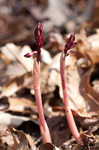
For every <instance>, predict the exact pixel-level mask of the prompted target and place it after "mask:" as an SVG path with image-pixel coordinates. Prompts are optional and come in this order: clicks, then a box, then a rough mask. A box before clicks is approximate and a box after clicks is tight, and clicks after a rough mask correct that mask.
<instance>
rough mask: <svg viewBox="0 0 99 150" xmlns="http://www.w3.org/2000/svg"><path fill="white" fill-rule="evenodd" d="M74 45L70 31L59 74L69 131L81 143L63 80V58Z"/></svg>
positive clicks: (63, 58) (73, 38) (61, 58)
mask: <svg viewBox="0 0 99 150" xmlns="http://www.w3.org/2000/svg"><path fill="white" fill-rule="evenodd" d="M74 45H75V35H74V33H72V34H71V35H70V37H69V38H68V40H67V42H66V45H65V48H64V51H63V52H62V54H61V57H60V75H61V83H62V90H63V102H64V105H65V113H66V118H67V122H68V125H69V128H70V131H71V133H72V135H73V136H74V138H75V139H76V141H77V143H79V144H82V139H81V137H80V134H79V132H78V129H77V127H76V124H75V121H74V118H73V114H72V112H71V109H70V106H69V100H68V96H67V90H66V81H65V58H66V56H67V55H69V53H70V52H73V51H72V50H71V48H73V47H74Z"/></svg>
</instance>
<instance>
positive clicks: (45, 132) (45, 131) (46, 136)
mask: <svg viewBox="0 0 99 150" xmlns="http://www.w3.org/2000/svg"><path fill="white" fill-rule="evenodd" d="M34 61H35V62H34V69H33V80H34V82H33V86H34V93H35V98H36V103H37V107H38V114H39V119H40V130H41V134H42V138H43V143H52V141H51V136H50V132H49V128H48V126H47V123H46V120H45V117H44V112H43V106H42V98H41V91H40V63H39V62H37V60H34Z"/></svg>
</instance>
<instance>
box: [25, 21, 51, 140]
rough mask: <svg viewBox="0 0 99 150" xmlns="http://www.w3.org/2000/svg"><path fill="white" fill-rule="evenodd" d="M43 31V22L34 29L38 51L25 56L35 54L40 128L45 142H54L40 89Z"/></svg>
mask: <svg viewBox="0 0 99 150" xmlns="http://www.w3.org/2000/svg"><path fill="white" fill-rule="evenodd" d="M42 32H43V27H42V24H41V23H38V25H37V26H36V28H35V31H34V37H35V41H36V44H37V51H33V52H32V53H27V54H25V55H24V56H25V57H27V58H29V57H31V56H35V58H34V67H33V88H34V94H35V99H36V103H37V107H38V114H39V120H40V130H41V135H42V139H43V143H52V141H51V136H50V132H49V128H48V126H47V123H46V120H45V117H44V112H43V106H42V97H41V91H40V55H41V47H42V45H43V36H42Z"/></svg>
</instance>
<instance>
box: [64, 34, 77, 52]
mask: <svg viewBox="0 0 99 150" xmlns="http://www.w3.org/2000/svg"><path fill="white" fill-rule="evenodd" d="M74 45H75V34H74V33H72V34H71V35H70V37H69V38H68V39H67V42H66V45H65V49H64V53H65V55H67V53H68V50H70V49H71V48H73V46H74Z"/></svg>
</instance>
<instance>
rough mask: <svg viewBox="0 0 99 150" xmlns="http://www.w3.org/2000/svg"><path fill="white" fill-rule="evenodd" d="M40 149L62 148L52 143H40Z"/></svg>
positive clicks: (57, 149) (53, 149) (55, 149)
mask: <svg viewBox="0 0 99 150" xmlns="http://www.w3.org/2000/svg"><path fill="white" fill-rule="evenodd" d="M39 150H60V149H59V148H57V147H56V146H55V145H53V144H51V143H46V144H42V145H40V148H39Z"/></svg>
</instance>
